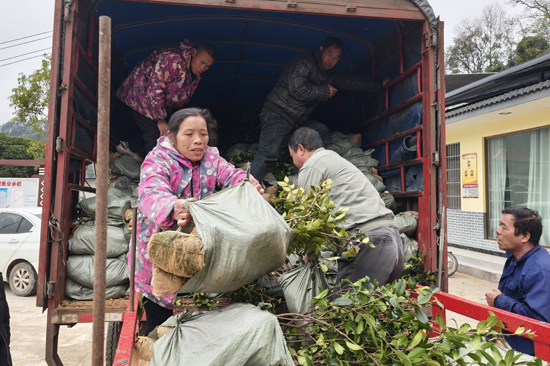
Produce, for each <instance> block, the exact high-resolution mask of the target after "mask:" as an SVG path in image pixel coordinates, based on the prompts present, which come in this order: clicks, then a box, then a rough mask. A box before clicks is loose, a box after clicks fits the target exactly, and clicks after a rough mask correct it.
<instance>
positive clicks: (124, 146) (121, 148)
mask: <svg viewBox="0 0 550 366" xmlns="http://www.w3.org/2000/svg"><path fill="white" fill-rule="evenodd" d="M116 151H118V152H119V153H121V154H124V155H128V156H129V157H131V158H132V159H134V160H135V161H137V162H138V163H140V164H141V163H143V158H142V157H141V156H140V155H139V154H138V153H135V152H133V151H132V150H130V148H129V147H128V143H127V142H126V141H120V144H118V145H117V146H116Z"/></svg>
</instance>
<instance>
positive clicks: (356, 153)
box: [325, 132, 397, 212]
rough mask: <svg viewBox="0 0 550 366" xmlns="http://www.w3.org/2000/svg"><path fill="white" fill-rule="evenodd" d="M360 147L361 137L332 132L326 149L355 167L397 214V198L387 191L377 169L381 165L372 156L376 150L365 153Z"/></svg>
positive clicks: (387, 205)
mask: <svg viewBox="0 0 550 366" xmlns="http://www.w3.org/2000/svg"><path fill="white" fill-rule="evenodd" d="M360 146H361V135H359V134H348V135H346V134H343V133H341V132H331V133H330V137H329V139H328V141H327V142H326V143H325V149H327V150H332V151H334V152H336V153H338V154H339V155H340V156H342V157H343V158H344V159H346V160H347V161H349V162H350V163H352V164H353V165H355V166H356V167H357V168H358V169H359V170H360V171H361V172H362V173H363V174H364V175H365V177H367V179H368V180H369V182H371V183H372V185H373V186H374V188H376V190H377V191H378V193H380V197H381V198H382V200H383V201H384V203H385V205H386V207H387V208H389V209H390V210H392V211H393V212H395V211H396V209H397V203H396V202H395V198H394V197H393V195H392V194H391V193H390V192H388V191H387V190H386V186H385V185H384V181H383V179H382V177H381V176H379V175H378V171H377V170H376V167H377V166H378V165H379V164H380V163H379V161H378V160H376V159H374V158H373V157H372V156H371V154H372V153H373V151H374V149H370V150H365V151H364V150H363V149H362V148H361V147H360Z"/></svg>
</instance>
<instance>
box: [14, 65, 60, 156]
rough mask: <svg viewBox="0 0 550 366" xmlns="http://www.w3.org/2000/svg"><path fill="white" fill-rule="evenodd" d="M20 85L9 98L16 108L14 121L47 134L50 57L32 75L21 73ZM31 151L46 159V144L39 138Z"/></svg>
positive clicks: (18, 81)
mask: <svg viewBox="0 0 550 366" xmlns="http://www.w3.org/2000/svg"><path fill="white" fill-rule="evenodd" d="M17 84H18V86H17V87H16V88H14V89H12V92H13V94H12V95H11V96H10V97H9V98H8V99H9V100H10V107H13V108H15V112H14V115H15V117H14V118H13V121H19V122H23V123H25V124H27V125H29V126H31V127H32V129H33V131H34V132H35V133H36V134H38V135H39V136H42V135H45V131H46V123H47V117H48V113H47V110H48V101H49V93H50V58H49V57H45V58H44V59H43V60H42V67H41V68H40V69H38V70H36V71H35V72H33V73H32V74H30V75H25V74H19V78H18V79H17ZM31 153H32V154H33V156H35V158H36V159H44V157H45V156H46V145H45V143H44V142H43V141H40V140H37V142H35V143H34V144H33V146H32V149H31Z"/></svg>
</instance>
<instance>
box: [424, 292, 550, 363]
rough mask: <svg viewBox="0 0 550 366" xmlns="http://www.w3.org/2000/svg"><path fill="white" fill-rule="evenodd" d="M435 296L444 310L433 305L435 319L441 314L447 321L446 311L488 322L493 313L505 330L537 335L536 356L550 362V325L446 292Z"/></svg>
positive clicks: (435, 304)
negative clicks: (522, 330)
mask: <svg viewBox="0 0 550 366" xmlns="http://www.w3.org/2000/svg"><path fill="white" fill-rule="evenodd" d="M434 296H435V297H436V298H437V299H438V300H439V302H441V304H442V305H443V308H442V307H440V306H439V305H437V303H433V304H432V318H433V319H435V318H436V316H437V315H438V314H439V315H441V316H442V317H443V319H444V320H446V315H445V313H446V311H453V312H455V313H458V314H461V315H465V316H467V317H469V318H472V319H476V320H486V319H487V318H488V317H489V311H492V312H493V313H494V314H495V315H496V316H497V317H498V318H499V320H500V321H502V322H503V323H504V324H505V325H506V327H505V328H503V329H505V330H507V331H510V332H514V331H515V330H516V329H517V328H519V327H525V329H530V330H531V331H533V332H535V334H536V335H537V336H536V337H535V338H534V342H535V356H537V357H540V358H542V359H543V360H544V361H546V362H549V361H550V324H541V322H540V321H538V320H535V319H531V318H527V317H525V316H522V315H517V314H514V313H511V312H509V311H505V310H501V309H497V308H494V307H492V306H488V305H483V304H480V303H477V302H474V301H470V300H467V299H464V298H462V297H458V296H455V295H451V294H448V293H444V292H438V293H436V294H435V295H434Z"/></svg>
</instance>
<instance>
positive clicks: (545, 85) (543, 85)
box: [445, 80, 550, 118]
mask: <svg viewBox="0 0 550 366" xmlns="http://www.w3.org/2000/svg"><path fill="white" fill-rule="evenodd" d="M544 89H550V80H546V81H542V82H540V83H537V84H533V85H530V86H527V87H525V88H521V89H517V90H512V91H510V92H508V93H504V94H502V95H498V96H496V97H493V98H489V99H485V100H482V101H480V102H477V103H473V104H469V105H466V106H463V107H459V108H455V109H452V110H450V111H448V112H445V117H446V118H450V117H455V116H458V115H461V114H464V113H468V112H471V111H474V110H477V109H482V108H485V107H488V106H490V105H495V104H498V103H502V102H504V101H507V100H511V99H514V98H517V97H520V96H522V95H526V94H532V93H535V92H537V91H540V90H544Z"/></svg>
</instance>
